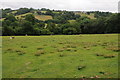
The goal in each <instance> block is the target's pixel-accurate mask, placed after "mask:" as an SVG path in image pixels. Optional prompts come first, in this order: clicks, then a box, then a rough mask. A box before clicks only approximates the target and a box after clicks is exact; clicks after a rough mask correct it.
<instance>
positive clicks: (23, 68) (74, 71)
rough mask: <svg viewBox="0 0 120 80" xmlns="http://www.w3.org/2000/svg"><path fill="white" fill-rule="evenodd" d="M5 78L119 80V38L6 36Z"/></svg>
mask: <svg viewBox="0 0 120 80" xmlns="http://www.w3.org/2000/svg"><path fill="white" fill-rule="evenodd" d="M2 39H3V53H2V57H3V78H93V77H94V78H117V77H118V52H119V49H118V35H117V34H94V35H93V34H91V35H87V34H86V35H51V36H15V39H12V40H11V39H10V36H3V37H2Z"/></svg>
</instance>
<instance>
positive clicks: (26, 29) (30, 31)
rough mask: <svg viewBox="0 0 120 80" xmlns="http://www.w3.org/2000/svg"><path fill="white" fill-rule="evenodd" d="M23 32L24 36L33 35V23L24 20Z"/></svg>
mask: <svg viewBox="0 0 120 80" xmlns="http://www.w3.org/2000/svg"><path fill="white" fill-rule="evenodd" d="M22 31H23V33H24V34H33V32H34V29H33V25H32V23H31V22H29V21H25V20H24V22H23V24H22Z"/></svg>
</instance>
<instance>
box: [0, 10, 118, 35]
mask: <svg viewBox="0 0 120 80" xmlns="http://www.w3.org/2000/svg"><path fill="white" fill-rule="evenodd" d="M41 10H46V13H41V12H40V11H41ZM41 10H36V13H37V14H39V15H43V14H44V15H51V16H52V17H53V19H51V20H46V21H40V20H37V19H36V18H35V16H34V15H33V14H28V15H26V16H25V17H24V18H16V17H15V15H19V14H24V13H27V12H30V11H31V12H33V13H34V12H35V11H34V9H32V8H30V9H27V8H20V9H19V10H17V12H16V13H15V14H12V13H10V14H6V15H5V16H4V18H5V20H3V21H2V31H3V35H4V36H10V35H25V34H28V35H62V34H65V35H73V34H106V33H119V29H118V26H119V25H120V14H118V13H114V14H113V13H104V12H100V13H99V12H96V14H97V18H96V19H90V18H88V17H83V16H80V15H76V14H75V13H74V12H68V11H54V10H49V9H44V8H43V9H41ZM5 11H7V10H5ZM5 11H3V14H4V13H5ZM8 12H11V10H10V9H8ZM57 12H59V13H57ZM91 13H93V12H91ZM94 13H95V12H94ZM102 13H103V14H102ZM87 14H90V13H89V12H88V13H87ZM107 14H108V15H107ZM69 20H75V21H74V22H72V23H70V22H69Z"/></svg>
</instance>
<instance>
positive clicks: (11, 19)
mask: <svg viewBox="0 0 120 80" xmlns="http://www.w3.org/2000/svg"><path fill="white" fill-rule="evenodd" d="M5 18H6V19H5V20H9V21H11V22H14V21H16V18H15V16H14V15H12V14H9V15H7V16H6V17H5Z"/></svg>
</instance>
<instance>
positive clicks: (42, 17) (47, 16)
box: [35, 15, 53, 21]
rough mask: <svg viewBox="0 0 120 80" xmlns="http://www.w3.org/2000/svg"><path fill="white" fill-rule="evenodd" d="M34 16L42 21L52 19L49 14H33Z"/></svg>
mask: <svg viewBox="0 0 120 80" xmlns="http://www.w3.org/2000/svg"><path fill="white" fill-rule="evenodd" d="M35 18H36V19H38V20H42V21H45V20H49V19H53V18H52V16H49V15H35Z"/></svg>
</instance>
